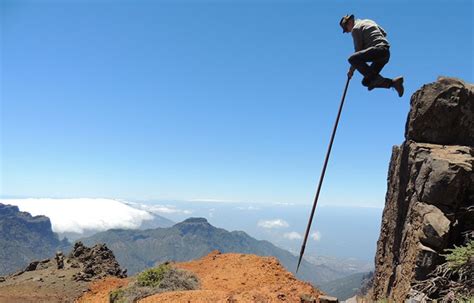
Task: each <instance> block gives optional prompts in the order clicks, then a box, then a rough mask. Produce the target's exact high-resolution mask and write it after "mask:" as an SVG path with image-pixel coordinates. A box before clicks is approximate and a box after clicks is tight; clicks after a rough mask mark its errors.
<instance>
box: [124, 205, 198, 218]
mask: <svg viewBox="0 0 474 303" xmlns="http://www.w3.org/2000/svg"><path fill="white" fill-rule="evenodd" d="M130 205H133V206H135V207H136V208H138V209H143V210H147V211H149V212H152V213H155V214H165V215H166V214H184V215H190V214H191V213H192V211H190V210H187V209H178V208H176V207H175V206H173V205H161V204H152V205H147V204H132V203H130Z"/></svg>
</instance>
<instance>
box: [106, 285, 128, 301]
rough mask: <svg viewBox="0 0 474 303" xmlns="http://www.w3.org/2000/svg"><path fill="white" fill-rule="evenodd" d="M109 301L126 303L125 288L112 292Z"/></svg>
mask: <svg viewBox="0 0 474 303" xmlns="http://www.w3.org/2000/svg"><path fill="white" fill-rule="evenodd" d="M109 302H112V303H125V302H126V301H125V291H124V290H123V289H121V288H120V289H116V290H113V291H111V292H110V294H109Z"/></svg>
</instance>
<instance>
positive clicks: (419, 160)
mask: <svg viewBox="0 0 474 303" xmlns="http://www.w3.org/2000/svg"><path fill="white" fill-rule="evenodd" d="M472 87H473V86H472V85H470V84H466V83H463V82H462V81H460V80H456V79H448V78H441V79H440V80H439V81H438V82H436V83H433V84H429V85H425V86H424V87H423V88H422V89H420V90H419V91H417V92H416V93H415V94H414V95H413V97H412V108H411V111H410V114H409V116H408V121H407V133H406V138H408V139H411V140H407V141H405V142H404V143H403V144H402V145H401V146H400V147H394V148H393V153H392V159H391V161H390V167H389V172H388V189H387V195H386V201H385V209H384V212H383V218H382V227H381V232H380V237H379V240H378V242H377V252H376V259H375V263H376V264H375V273H374V288H373V296H374V299H375V300H382V299H385V298H389V299H390V300H393V301H394V302H404V301H405V300H406V299H407V296H408V294H409V293H410V291H411V290H412V287H413V285H414V284H416V282H417V281H421V280H425V279H426V278H427V276H428V274H429V273H431V272H432V271H433V270H434V268H435V267H436V266H437V265H439V264H440V263H442V262H444V258H443V257H442V254H444V253H445V251H444V250H445V249H446V248H452V247H453V246H454V245H457V246H460V245H463V244H465V241H466V237H465V235H471V237H472V231H473V230H474V212H473V209H474V207H473V205H474V173H473V167H474V144H473V143H474V140H473V139H474V124H473V117H474V106H473V94H472ZM413 140H418V141H419V142H415V141H413ZM420 142H423V143H420ZM424 142H436V143H442V144H444V145H438V144H429V143H424ZM448 144H458V145H448ZM459 144H465V145H466V146H462V145H459Z"/></svg>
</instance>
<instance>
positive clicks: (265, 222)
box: [257, 219, 290, 228]
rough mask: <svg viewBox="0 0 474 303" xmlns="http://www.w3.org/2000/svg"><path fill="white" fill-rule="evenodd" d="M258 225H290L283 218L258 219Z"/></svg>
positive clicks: (269, 226) (277, 226)
mask: <svg viewBox="0 0 474 303" xmlns="http://www.w3.org/2000/svg"><path fill="white" fill-rule="evenodd" d="M257 225H258V226H260V227H263V228H279V227H288V226H290V225H289V224H288V222H286V221H285V220H282V219H275V220H260V221H258V224H257Z"/></svg>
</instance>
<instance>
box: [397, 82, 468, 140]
mask: <svg viewBox="0 0 474 303" xmlns="http://www.w3.org/2000/svg"><path fill="white" fill-rule="evenodd" d="M405 138H406V140H413V141H416V142H420V143H435V144H444V145H465V146H474V86H473V85H472V84H468V83H465V82H464V81H462V80H459V79H455V78H444V77H440V78H439V79H438V81H436V82H434V83H430V84H427V85H424V86H423V87H422V88H421V89H419V90H418V91H417V92H415V93H414V94H413V96H412V97H411V110H410V113H409V115H408V119H407V123H406V131H405Z"/></svg>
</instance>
